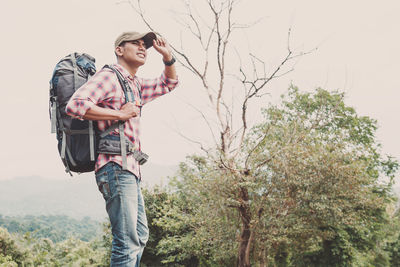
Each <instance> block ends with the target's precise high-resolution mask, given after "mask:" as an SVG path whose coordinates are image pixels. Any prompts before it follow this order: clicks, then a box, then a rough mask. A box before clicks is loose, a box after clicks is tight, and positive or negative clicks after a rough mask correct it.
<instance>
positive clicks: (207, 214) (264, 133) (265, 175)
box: [156, 87, 398, 266]
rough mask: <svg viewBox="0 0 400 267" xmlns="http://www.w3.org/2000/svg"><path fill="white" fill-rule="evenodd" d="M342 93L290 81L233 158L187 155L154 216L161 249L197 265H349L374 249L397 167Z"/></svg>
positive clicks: (386, 220) (368, 120)
mask: <svg viewBox="0 0 400 267" xmlns="http://www.w3.org/2000/svg"><path fill="white" fill-rule="evenodd" d="M343 97H344V96H343V94H341V93H337V92H333V93H329V92H327V91H325V90H322V89H318V90H316V91H315V92H314V93H301V92H299V90H298V89H297V88H295V87H291V88H290V90H289V92H288V94H287V95H286V96H284V97H283V99H282V102H281V103H280V104H279V105H276V106H271V107H268V108H266V109H265V110H264V115H265V117H264V122H263V123H262V124H260V125H257V126H256V127H254V128H253V130H252V131H251V132H250V134H249V135H247V138H246V139H245V141H244V146H243V149H242V151H241V152H240V153H239V154H238V156H237V157H235V158H224V160H222V161H221V160H220V159H221V158H222V157H224V156H225V155H226V154H224V153H221V152H220V151H217V152H215V153H214V154H213V155H211V156H210V155H209V156H208V157H200V156H192V157H189V158H188V161H187V162H186V163H182V164H181V166H180V171H179V174H178V177H177V179H176V180H175V181H174V182H173V183H172V192H174V194H176V196H177V200H175V201H174V205H163V207H162V210H161V211H160V212H161V214H162V216H161V217H160V218H159V219H157V221H156V223H157V224H158V225H159V226H161V227H163V229H165V231H167V232H168V233H169V234H168V235H167V236H166V237H164V238H163V240H161V241H160V242H159V248H160V250H161V253H163V252H164V253H165V254H168V253H170V252H171V251H174V250H175V251H179V252H182V253H183V252H184V253H183V254H179V255H181V257H182V255H186V259H187V258H188V257H190V256H193V255H194V256H196V257H198V258H199V259H201V258H205V259H206V261H204V264H203V265H205V266H207V265H217V266H232V265H234V264H235V262H236V261H237V257H236V252H235V251H237V250H239V251H242V250H244V256H243V257H245V259H244V260H245V262H247V263H249V265H250V264H257V265H260V266H266V265H268V264H276V265H281V266H290V265H293V264H295V266H349V265H351V264H353V263H355V262H356V261H357V260H358V259H359V258H360V257H361V256H360V255H366V254H368V253H371V252H374V253H375V252H376V251H377V250H378V244H379V242H381V241H382V238H383V237H384V233H383V232H384V226H385V225H386V224H387V223H389V221H390V218H389V216H388V214H387V212H386V208H387V207H388V205H389V204H390V203H392V201H393V198H392V196H391V194H390V188H391V183H392V180H393V178H394V174H395V171H396V170H397V168H398V164H397V162H396V161H394V160H393V159H392V158H390V157H383V156H382V155H381V153H380V150H379V148H380V144H379V143H378V142H377V140H376V138H375V131H376V128H377V127H376V121H375V120H373V119H371V118H369V117H365V116H359V115H358V114H357V113H356V112H355V110H354V109H353V108H351V107H348V106H347V105H345V103H344V102H343ZM385 178H386V182H383V181H385ZM243 240H247V241H248V242H247V243H246V246H245V247H244V248H241V246H243V244H244V243H243V242H242V241H243ZM380 247H381V246H380ZM379 253H380V254H379V255H380V257H381V258H385V259H386V260H383V262H385V261H386V262H387V260H388V254H387V253H386V252H384V251H383V250H382V249H381V250H379ZM385 253H386V254H385ZM183 257H185V256H183ZM375 259H376V258H374V259H367V260H366V261H369V263H368V264H372V262H371V261H373V260H375ZM170 260H171V261H173V260H176V259H174V258H171V259H170ZM180 260H182V259H180ZM200 265H202V261H201V260H200Z"/></svg>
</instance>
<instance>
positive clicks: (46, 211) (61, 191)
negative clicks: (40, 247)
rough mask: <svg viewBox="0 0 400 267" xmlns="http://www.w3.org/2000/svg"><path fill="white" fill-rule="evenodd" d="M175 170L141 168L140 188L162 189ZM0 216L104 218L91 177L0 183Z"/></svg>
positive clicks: (144, 166) (151, 166)
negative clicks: (157, 185) (141, 184)
mask: <svg viewBox="0 0 400 267" xmlns="http://www.w3.org/2000/svg"><path fill="white" fill-rule="evenodd" d="M176 169H177V167H176V166H161V165H155V164H151V163H148V164H145V165H143V168H142V177H143V185H144V186H145V187H152V186H154V185H156V184H164V185H165V184H167V182H168V176H171V175H173V174H174V173H175V171H176ZM0 214H1V215H5V216H23V215H67V216H70V217H72V218H76V219H81V218H83V217H85V216H89V217H91V218H93V219H96V220H104V218H106V217H107V214H106V211H105V206H104V199H103V198H102V196H101V194H100V192H99V191H98V189H97V186H96V182H95V178H94V174H93V173H89V174H81V175H74V177H71V178H69V177H67V176H66V178H62V179H60V178H58V179H45V178H42V177H38V176H31V177H17V178H14V179H9V180H0Z"/></svg>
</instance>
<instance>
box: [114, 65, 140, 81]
mask: <svg viewBox="0 0 400 267" xmlns="http://www.w3.org/2000/svg"><path fill="white" fill-rule="evenodd" d="M113 66H114V67H115V68H116V69H117V70H118V71H119V72H121V74H122V76H123V77H124V78H125V79H129V80H131V81H133V80H134V77H135V76H132V75H131V74H130V73H129V71H128V70H127V69H125V68H124V67H123V66H122V65H120V64H118V63H116V64H113Z"/></svg>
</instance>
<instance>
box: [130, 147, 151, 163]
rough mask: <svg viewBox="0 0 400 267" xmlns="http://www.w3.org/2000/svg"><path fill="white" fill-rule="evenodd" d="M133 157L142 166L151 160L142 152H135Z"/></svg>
mask: <svg viewBox="0 0 400 267" xmlns="http://www.w3.org/2000/svg"><path fill="white" fill-rule="evenodd" d="M133 157H134V158H135V159H136V160H137V161H138V162H139V164H140V165H143V164H145V163H146V162H147V160H148V159H149V156H148V155H147V154H146V153H143V152H142V151H138V150H135V151H133Z"/></svg>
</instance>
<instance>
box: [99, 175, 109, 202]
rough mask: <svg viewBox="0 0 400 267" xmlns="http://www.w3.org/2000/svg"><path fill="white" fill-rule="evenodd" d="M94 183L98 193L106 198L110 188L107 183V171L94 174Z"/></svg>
mask: <svg viewBox="0 0 400 267" xmlns="http://www.w3.org/2000/svg"><path fill="white" fill-rule="evenodd" d="M96 183H97V186H98V188H99V191H100V193H101V194H102V195H103V198H104V200H106V201H107V200H108V199H110V197H111V190H110V186H109V184H108V176H107V172H105V171H104V172H101V173H97V174H96Z"/></svg>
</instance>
